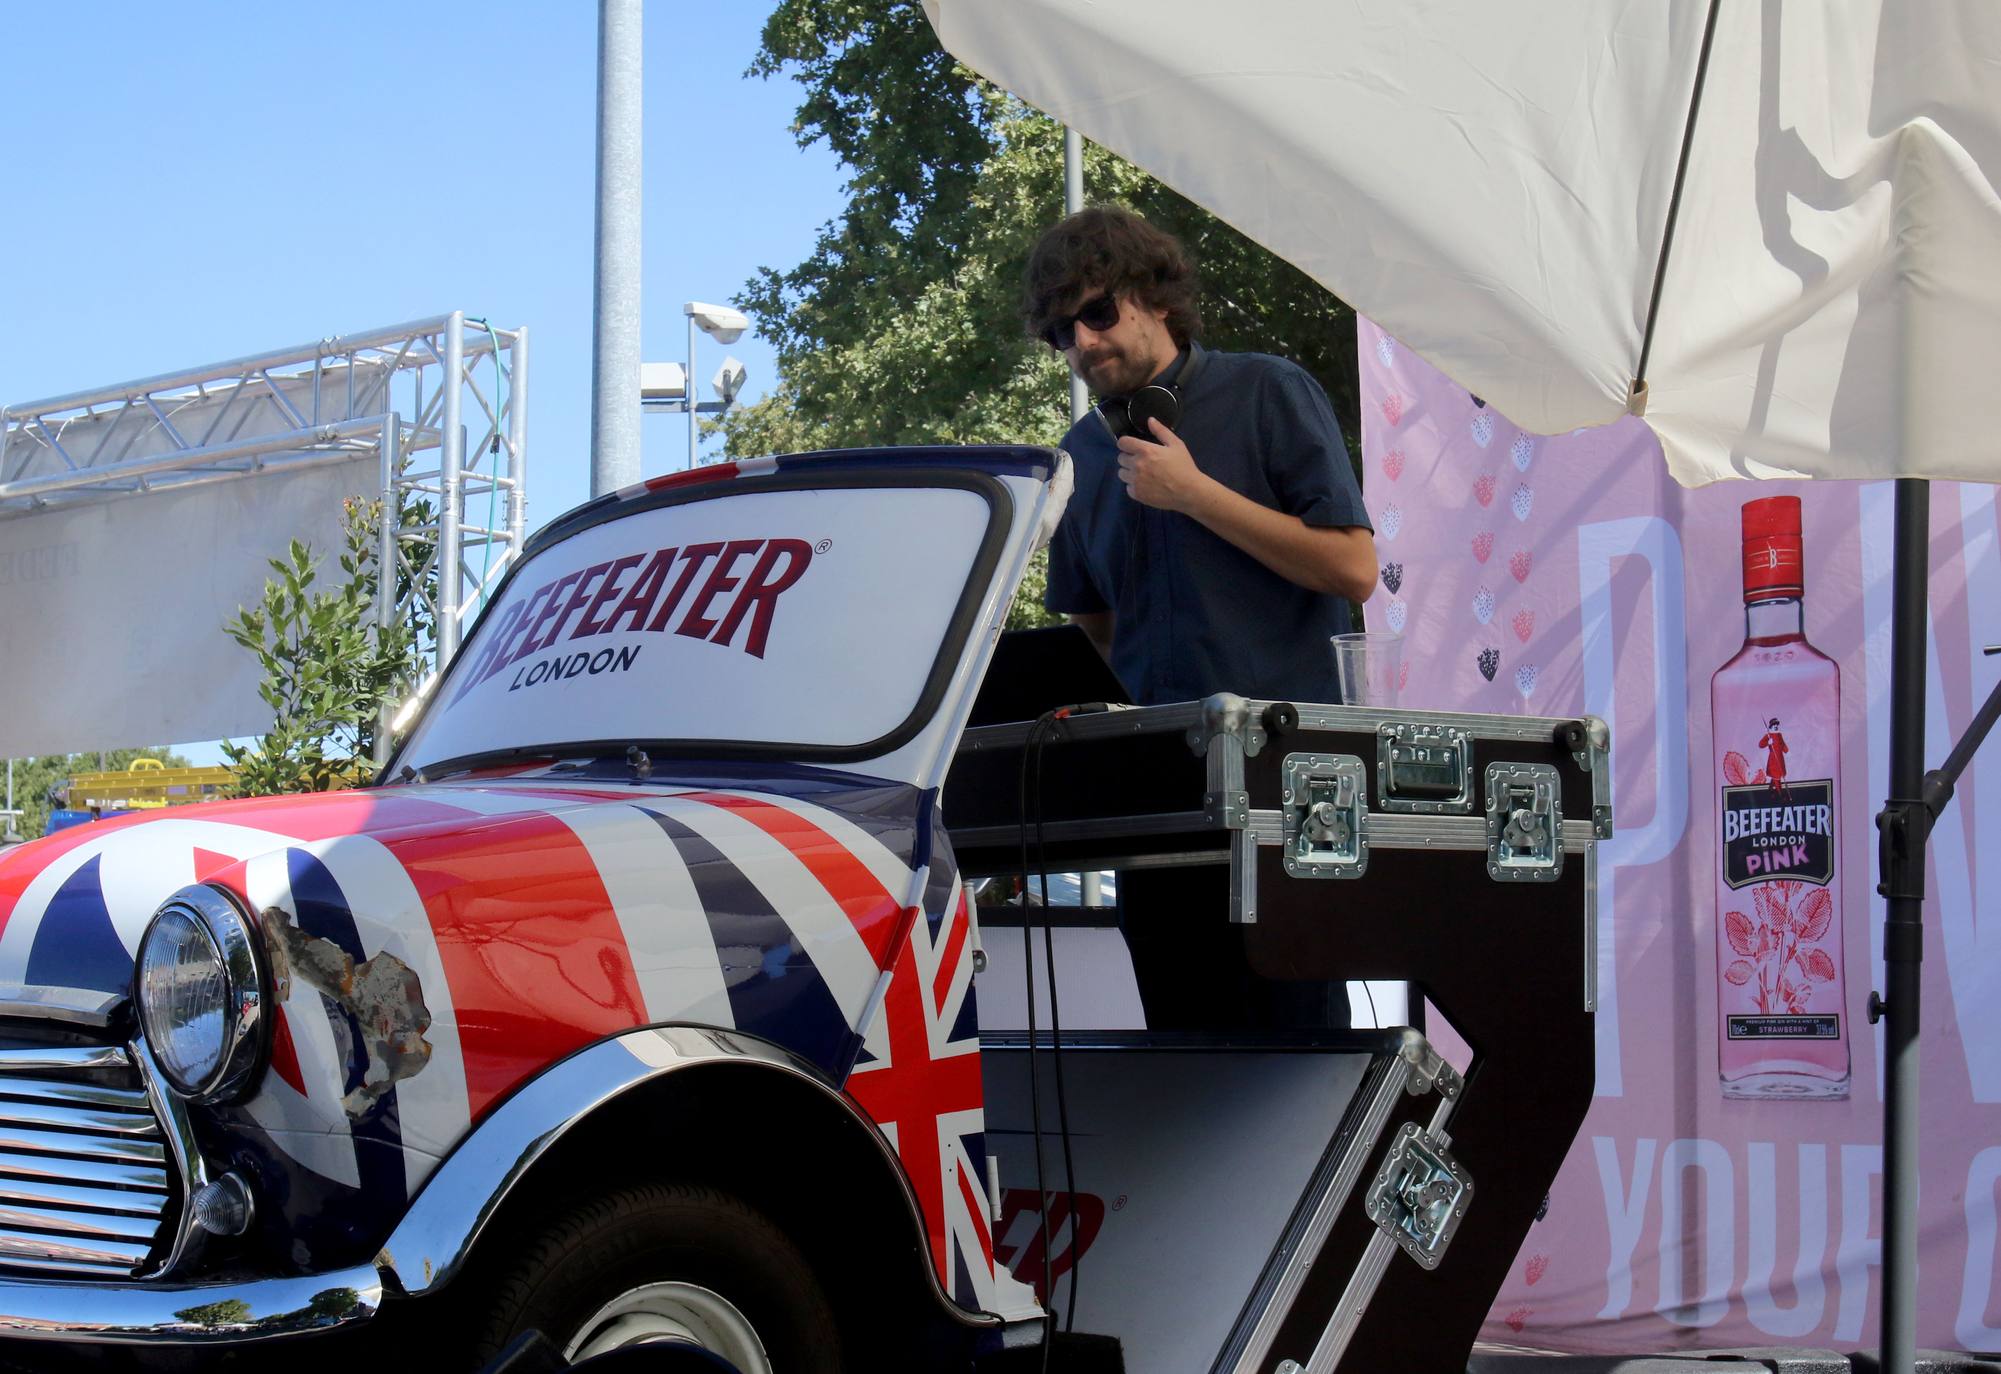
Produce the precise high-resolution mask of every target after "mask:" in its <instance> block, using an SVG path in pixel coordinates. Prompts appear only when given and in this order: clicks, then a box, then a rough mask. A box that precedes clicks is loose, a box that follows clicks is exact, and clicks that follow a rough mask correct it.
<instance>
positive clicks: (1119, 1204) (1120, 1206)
mask: <svg viewBox="0 0 2001 1374" xmlns="http://www.w3.org/2000/svg"><path fill="white" fill-rule="evenodd" d="M1125 1209H1126V1195H1125V1194H1124V1193H1120V1194H1119V1195H1118V1196H1117V1197H1115V1198H1113V1199H1112V1210H1113V1211H1114V1212H1123V1211H1125Z"/></svg>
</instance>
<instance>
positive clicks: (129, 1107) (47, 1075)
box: [0, 1045, 179, 1278]
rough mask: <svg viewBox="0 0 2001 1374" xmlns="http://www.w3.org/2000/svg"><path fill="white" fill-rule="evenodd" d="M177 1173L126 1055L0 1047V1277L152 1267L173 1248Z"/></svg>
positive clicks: (110, 1274)
mask: <svg viewBox="0 0 2001 1374" xmlns="http://www.w3.org/2000/svg"><path fill="white" fill-rule="evenodd" d="M177 1173H178V1171H177V1166H176V1163H175V1160H174V1158H173V1156H172V1153H171V1150H170V1147H169V1144H168V1140H167V1137H166V1134H165V1133H164V1132H163V1131H162V1130H161V1129H160V1123H159V1120H158V1119H157V1118H156V1117H155V1115H154V1112H153V1104H152V1101H151V1099H150V1098H149V1097H148V1095H147V1091H146V1086H145V1084H144V1082H143V1081H142V1080H141V1077H140V1073H139V1069H138V1067H137V1066H136V1065H134V1064H133V1062H132V1058H131V1055H130V1054H129V1053H128V1052H127V1051H126V1050H125V1049H123V1048H122V1047H120V1046H116V1045H79V1046H72V1045H35V1046H16V1045H5V1046H0V1272H4V1271H8V1270H13V1271H18V1272H21V1273H24V1274H88V1275H91V1276H93V1277H98V1278H128V1277H131V1276H132V1275H134V1274H137V1273H139V1272H140V1271H142V1270H144V1269H146V1268H148V1267H149V1266H148V1261H149V1259H151V1257H153V1256H154V1255H155V1253H156V1252H157V1251H158V1250H160V1249H163V1248H164V1247H165V1246H166V1245H168V1244H171V1242H172V1237H173V1232H174V1226H173V1222H174V1221H175V1219H176V1217H177V1216H178V1210H179V1209H178V1205H177V1198H176V1193H177V1191H178V1190H177V1187H176V1182H175V1180H176V1177H177Z"/></svg>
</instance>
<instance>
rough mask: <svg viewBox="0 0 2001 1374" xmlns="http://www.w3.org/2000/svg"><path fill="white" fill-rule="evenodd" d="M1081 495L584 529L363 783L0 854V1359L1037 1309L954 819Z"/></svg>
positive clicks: (122, 825)
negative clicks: (997, 1183)
mask: <svg viewBox="0 0 2001 1374" xmlns="http://www.w3.org/2000/svg"><path fill="white" fill-rule="evenodd" d="M1058 463H1059V460H1058V458H1057V457H1056V455H1054V454H1050V453H1048V452H1045V451H1038V450H1026V449H1023V450H1008V449H1001V450H967V451H951V452H944V451H921V450H920V451H905V452H899V453H896V454H893V455H887V454H880V453H878V454H860V455H824V456H816V457H805V458H798V459H791V458H780V459H770V460H763V461H759V462H746V463H741V464H725V465H719V466H714V467H705V468H701V469H697V470H695V471H693V472H690V473H686V474H682V475H680V476H678V477H674V478H668V479H665V480H660V481H654V482H648V483H646V484H644V485H641V486H637V487H634V488H631V489H628V490H626V491H622V492H619V493H617V494H616V495H612V496H608V497H605V498H602V499H599V500H596V501H593V502H590V503H589V504H587V505H584V506H582V507H580V508H578V509H576V510H574V511H572V512H570V513H569V514H567V515H566V516H564V517H562V518H561V519H559V520H557V521H556V522H554V523H553V524H552V525H550V526H549V527H548V528H546V529H544V530H543V531H542V532H541V533H540V534H539V535H537V536H536V537H535V538H534V539H533V540H532V541H531V543H530V546H529V547H528V549H527V551H526V553H525V555H524V557H523V558H522V560H521V561H520V563H519V564H518V565H517V566H516V567H515V568H514V569H513V570H512V572H511V575H510V576H509V577H508V578H507V580H506V582H505V583H504V585H503V586H502V587H501V588H500V589H499V590H498V592H497V594H496V596H495V597H494V599H493V601H492V603H491V604H490V605H489V607H488V608H487V610H486V612H485V614H484V615H483V617H482V618H481V620H480V622H479V624H478V626H477V627H476V629H475V630H474V631H473V632H472V634H471V635H470V636H469V638H468V639H467V641H466V643H465V644H464V645H463V647H462V650H461V651H460V652H459V653H458V654H457V655H456V657H455V659H454V661H453V663H452V665H451V667H450V668H449V670H448V671H447V672H446V673H445V674H444V676H443V678H442V679H441V680H440V681H439V683H438V684H437V687H436V689H435V691H434V692H433V693H432V694H431V696H430V698H429V703H428V709H427V710H426V711H425V712H424V714H423V715H422V716H421V718H420V719H419V720H418V721H417V722H416V723H415V725H414V727H413V728H412V729H411V731H410V732H409V734H408V736H407V738H406V739H405V740H404V741H403V743H402V744H401V747H400V748H398V750H397V751H396V753H395V755H394V757H393V759H392V760H391V761H390V764H389V766H388V768H387V769H386V770H385V773H384V776H383V778H382V780H381V781H380V783H379V784H378V785H375V786H371V787H366V788H362V789H360V790H357V791H352V792H346V793H339V794H327V795H314V796H295V797H280V798H271V799H268V800H256V801H225V802H216V803H210V804H205V805H200V806H188V807H183V808H177V809H176V810H174V811H172V812H169V813H157V814H155V815H152V816H149V817H144V818H132V819H128V820H112V821H107V822H102V823H98V824H93V825H89V826H82V827H77V828H75V829H72V830H69V831H66V832H63V833H61V834H59V835H55V836H51V837H50V838H48V839H45V840H42V841H40V842H37V843H34V844H29V845H27V846H24V847H22V848H20V849H17V850H14V851H12V852H10V853H8V854H7V855H6V856H5V857H4V859H0V921H4V928H0V987H4V989H5V992H4V999H3V1000H0V1336H4V1337H11V1338H12V1339H9V1340H0V1363H4V1362H5V1361H6V1360H8V1359H14V1360H21V1361H25V1362H28V1363H33V1358H34V1356H35V1354H36V1350H35V1349H34V1348H26V1347H25V1345H24V1343H25V1342H26V1341H27V1340H33V1339H39V1340H45V1341H51V1342H71V1343H82V1344H91V1345H95V1344H99V1343H106V1342H123V1343H139V1342H155V1343H161V1344H171V1345H181V1346H201V1345H203V1344H207V1343H213V1344H214V1345H216V1346H222V1345H232V1344H237V1343H241V1342H249V1341H274V1342H275V1341H281V1340H282V1339H283V1338H284V1337H286V1336H287V1335H289V1334H291V1333H296V1332H302V1331H328V1330H336V1331H337V1330H338V1329H340V1328H367V1327H371V1326H379V1325H384V1324H389V1323H393V1322H397V1320H398V1319H399V1318H414V1320H407V1319H406V1320H402V1321H401V1322H400V1329H401V1330H403V1331H405V1332H408V1333H414V1335H417V1336H424V1337H427V1338H428V1339H431V1340H432V1341H434V1342H436V1343H438V1344H440V1345H441V1346H442V1347H443V1348H445V1349H446V1350H447V1351H448V1353H449V1354H450V1356H451V1364H456V1365H457V1366H458V1367H478V1366H479V1365H480V1364H481V1363H483V1362H484V1360H485V1359H486V1358H487V1357H490V1356H491V1355H492V1354H493V1353H494V1352H495V1351H497V1350H499V1349H500V1348H501V1347H502V1346H503V1345H504V1344H505V1343H506V1342H507V1341H508V1340H509V1338H510V1337H511V1336H513V1335H514V1333H516V1332H517V1331H520V1330H522V1329H524V1328H527V1327H531V1326H532V1327H535V1328H538V1329H540V1330H542V1331H543V1332H544V1333H546V1334H547V1335H548V1336H549V1337H550V1338H551V1339H552V1340H553V1342H554V1343H555V1345H556V1346H557V1347H558V1348H559V1349H561V1350H562V1351H563V1352H564V1353H565V1354H567V1355H568V1356H570V1357H571V1358H572V1359H579V1358H583V1357H585V1356H588V1355H591V1354H593V1353H595V1352H598V1351H601V1350H605V1349H610V1348H613V1347H617V1346H621V1345H624V1344H628V1343H631V1342H633V1341H635V1340H639V1339H644V1338H647V1337H652V1336H657V1337H668V1338H673V1337H679V1338H681V1339H691V1340H694V1341H696V1342H699V1343H700V1344H702V1345H704V1346H706V1347H707V1348H709V1349H711V1350H713V1351H715V1352H716V1353H718V1354H720V1355H721V1356H723V1357H724V1358H726V1359H727V1360H729V1361H730V1362H731V1363H733V1364H734V1365H736V1366H737V1367H738V1368H739V1369H741V1370H743V1371H746V1374H750V1372H751V1371H757V1370H767V1369H780V1370H788V1371H792V1370H830V1369H835V1368H840V1367H843V1360H844V1356H843V1353H842V1352H843V1349H844V1347H845V1350H846V1356H845V1358H846V1362H847V1364H848V1366H850V1367H869V1365H868V1361H869V1360H870V1359H871V1358H874V1359H877V1360H888V1361H890V1362H889V1363H879V1364H877V1365H875V1366H874V1367H881V1368H891V1367H902V1365H900V1364H899V1363H897V1361H898V1360H907V1359H913V1358H916V1357H915V1356H913V1354H912V1350H913V1348H914V1349H915V1350H917V1351H920V1352H921V1351H925V1350H931V1349H934V1348H935V1349H936V1350H937V1351H938V1352H940V1354H939V1355H938V1358H939V1359H941V1360H944V1361H946V1363H947V1364H948V1365H949V1363H950V1361H951V1360H952V1359H953V1358H957V1357H958V1356H959V1355H961V1354H962V1353H963V1352H964V1351H965V1350H968V1349H970V1348H971V1347H972V1346H973V1345H975V1344H977V1343H978V1342H979V1338H981V1337H982V1336H986V1337H987V1338H988V1343H989V1344H991V1343H993V1341H994V1339H995V1338H996V1337H997V1334H998V1333H999V1331H1000V1328H1001V1327H1002V1326H1003V1325H1004V1324H1005V1323H1006V1322H1008V1321H1010V1320H1021V1319H1032V1318H1034V1317H1035V1316H1036V1314H1037V1307H1036V1304H1035V1302H1034V1299H1033V1296H1032V1294H1030V1293H1029V1291H1028V1290H1027V1289H1026V1288H1024V1287H1022V1286H1021V1285H1018V1284H1016V1283H1014V1282H1013V1280H1012V1279H1011V1278H1009V1277H1008V1275H1007V1272H1006V1270H1005V1269H998V1270H997V1269H996V1266H995V1263H994V1258H993V1246H992V1238H991V1223H990V1220H989V1213H990V1211H991V1210H992V1208H991V1206H990V1204H989V1202H988V1200H987V1186H988V1180H987V1176H986V1172H985V1160H984V1154H983V1147H982V1138H981V1132H982V1125H981V1110H980V1108H981V1096H980V1075H979V1066H978V1053H977V1051H978V1042H977V1030H976V1022H975V1017H974V1012H973V998H972V994H971V982H972V974H973V965H974V942H973V940H972V939H971V938H969V937H970V936H971V924H970V923H971V919H972V913H971V911H970V910H969V907H968V904H967V899H966V893H965V890H964V888H963V886H962V884H961V882H960V879H959V875H958V872H957V870H956V869H955V867H954V864H953V857H952V850H951V846H950V844H949V843H948V841H947V839H946V836H945V834H944V831H943V829H942V827H941V825H940V823H939V819H938V788H939V785H940V782H941V781H942V778H943V775H944V771H945V769H946V767H947V765H948V763H949V761H950V759H951V756H952V749H953V745H954V743H955V741H956V740H957V738H958V735H959V732H960V729H961V726H962V725H963V723H964V720H965V717H966V713H967V710H968V706H969V703H970V701H971V698H972V695H973V691H974V688H975V687H976V685H977V683H978V680H979V676H980V668H981V665H982V663H983V662H984V660H985V656H986V654H987V653H988V652H989V650H990V649H991V646H992V642H993V639H994V636H995V635H996V634H997V632H998V629H999V626H1000V623H1001V621H1002V619H1003V618H1004V616H1005V613H1006V609H1007V605H1008V601H1009V598H1010V596H1011V594H1012V592H1013V589H1014V587H1015V584H1016V582H1017V580H1018V579H1019V577H1020V574H1021V571H1022V568H1023V566H1024V564H1025V563H1026V562H1027V559H1028V557H1029V554H1030V552H1031V549H1032V548H1033V546H1034V544H1035V543H1036V541H1037V539H1038V537H1040V535H1041V534H1042V533H1043V529H1042V526H1043V522H1044V519H1045V516H1046V515H1049V514H1050V512H1052V511H1053V510H1054V509H1057V508H1060V501H1052V499H1051V479H1052V477H1053V476H1054V475H1055V474H1056V472H1057V470H1058ZM1066 471H1067V469H1066ZM837 1314H839V1315H837ZM892 1342H893V1343H892ZM309 1344H310V1345H311V1346H315V1347H318V1346H321V1345H324V1344H326V1342H323V1341H313V1342H310V1343H309ZM43 1349H44V1350H45V1349H46V1347H44V1348H43ZM961 1363H963V1360H961ZM257 1367H271V1366H269V1365H268V1364H266V1363H265V1361H264V1360H259V1361H258V1362H257ZM440 1367H451V1366H450V1364H447V1365H443V1366H440Z"/></svg>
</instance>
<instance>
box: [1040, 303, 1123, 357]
mask: <svg viewBox="0 0 2001 1374" xmlns="http://www.w3.org/2000/svg"><path fill="white" fill-rule="evenodd" d="M1118 322H1119V298H1118V297H1117V296H1114V295H1111V294H1110V293H1109V292H1108V293H1106V294H1105V295H1102V296H1093V297H1091V299H1090V300H1088V301H1085V302H1084V303H1083V304H1082V305H1080V306H1078V307H1077V313H1076V314H1074V315H1066V316H1064V317H1063V318H1061V319H1056V320H1051V321H1050V322H1049V323H1048V324H1045V325H1043V326H1042V341H1043V342H1044V343H1046V344H1048V345H1049V346H1050V347H1051V348H1053V349H1055V350H1056V351H1057V352H1058V353H1068V352H1069V351H1070V350H1071V349H1072V348H1074V347H1076V345H1077V326H1078V325H1080V324H1087V325H1089V326H1090V327H1091V328H1092V329H1093V330H1094V331H1096V332H1097V333H1100V334H1102V333H1104V332H1105V331H1106V330H1107V329H1110V328H1111V327H1112V326H1113V325H1115V324H1117V323H1118Z"/></svg>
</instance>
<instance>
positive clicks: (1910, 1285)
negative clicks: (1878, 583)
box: [1869, 477, 1933, 1374]
mask: <svg viewBox="0 0 2001 1374" xmlns="http://www.w3.org/2000/svg"><path fill="white" fill-rule="evenodd" d="M1930 542H1931V485H1930V483H1928V482H1925V481H1922V480H1919V479H1917V478H1910V477H1902V478H1899V479H1897V514H1896V550H1895V552H1894V553H1893V554H1892V559H1893V563H1894V569H1895V571H1894V574H1893V577H1892V583H1891V607H1892V610H1891V617H1892V618H1891V625H1890V795H1889V798H1888V799H1887V800H1886V801H1885V802H1884V804H1883V810H1882V812H1881V814H1879V815H1878V816H1877V817H1876V826H1877V829H1878V831H1879V832H1880V834H1879V837H1878V844H1879V846H1880V848H1879V857H1880V864H1879V867H1880V869H1881V873H1882V885H1881V887H1880V888H1879V889H1878V890H1879V891H1880V892H1881V893H1882V895H1883V896H1884V898H1885V899H1886V900H1885V903H1884V907H1885V910H1884V920H1883V975H1884V988H1885V995H1884V996H1883V997H1880V998H1879V997H1877V996H1876V995H1875V994H1873V993H1872V994H1870V998H1869V1015H1870V1019H1871V1020H1875V1019H1876V1018H1877V1017H1878V1015H1880V1016H1881V1017H1882V1019H1883V1021H1884V1023H1885V1024H1884V1027H1883V1053H1884V1056H1885V1062H1884V1077H1883V1089H1884V1091H1883V1316H1882V1342H1883V1344H1882V1368H1883V1370H1884V1374H1912V1370H1913V1369H1914V1367H1915V1363H1916V1360H1917V1285H1916V1278H1917V1272H1918V1206H1917V1204H1918V1007H1919V996H1920V989H1919V974H1920V972H1921V970H1922V967H1923V966H1922V964H1921V963H1920V960H1922V958H1923V957H1924V924H1923V921H1924V901H1925V848H1926V840H1927V837H1928V836H1929V834H1930V832H1931V821H1932V816H1933V812H1932V810H1931V808H1930V807H1928V806H1927V805H1926V803H1925V800H1924V792H1925V779H1924V747H1925V620H1926V607H1925V600H1926V591H1927V587H1926V581H1927V578H1928V576H1929V574H1930V571H1931V559H1930V554H1929V547H1930Z"/></svg>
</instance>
